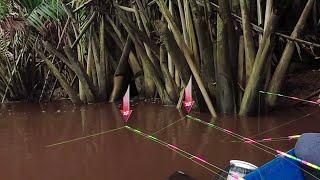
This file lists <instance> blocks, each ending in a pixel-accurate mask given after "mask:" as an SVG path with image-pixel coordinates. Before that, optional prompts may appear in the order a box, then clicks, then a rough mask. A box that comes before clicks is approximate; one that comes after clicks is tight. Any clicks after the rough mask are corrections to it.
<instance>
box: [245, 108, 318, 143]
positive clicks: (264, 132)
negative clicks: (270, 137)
mask: <svg viewBox="0 0 320 180" xmlns="http://www.w3.org/2000/svg"><path fill="white" fill-rule="evenodd" d="M319 111H320V110H319V109H317V110H315V111H313V112H311V113H309V114H306V115H304V116H302V117H299V118H297V119H294V120H292V121H289V122H286V123H284V124H281V125H279V126H276V127H274V128H271V129H268V130H266V131H263V132H261V133H258V134H255V135H253V136H251V138H252V137H256V136H260V135H263V134H266V133H268V132H271V131H273V130H275V129H278V128H280V127H283V126H286V125H289V124H291V123H293V122H296V121H299V120H301V119H304V118H306V117H309V116H312V115H314V114H316V113H318V112H319Z"/></svg>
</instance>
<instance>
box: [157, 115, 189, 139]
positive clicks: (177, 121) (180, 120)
mask: <svg viewBox="0 0 320 180" xmlns="http://www.w3.org/2000/svg"><path fill="white" fill-rule="evenodd" d="M186 117H187V116H184V117H182V118H180V119H178V120H176V121H175V122H173V123H171V124H169V125H167V126H166V127H163V128H161V129H159V130H158V131H155V132H154V133H152V134H151V135H155V134H157V133H159V132H161V131H163V130H165V129H167V128H168V127H170V126H173V125H175V124H176V123H179V122H182V120H184V119H185V118H186Z"/></svg>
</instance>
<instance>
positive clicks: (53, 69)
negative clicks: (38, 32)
mask: <svg viewBox="0 0 320 180" xmlns="http://www.w3.org/2000/svg"><path fill="white" fill-rule="evenodd" d="M38 54H39V55H40V57H41V58H42V59H43V61H44V62H45V63H46V65H47V66H48V68H49V69H50V70H51V72H52V73H53V75H54V76H55V77H56V78H57V80H58V81H59V83H60V85H61V86H62V88H63V89H65V90H66V92H67V94H68V95H69V97H70V99H71V101H72V102H73V103H74V104H80V103H81V100H80V98H79V96H78V95H77V92H76V91H75V90H74V89H73V88H72V87H71V86H70V85H69V84H68V82H67V80H66V79H65V78H64V77H63V76H62V75H61V74H60V72H59V70H58V69H57V68H56V67H55V66H54V64H53V63H52V62H51V61H49V60H48V59H47V58H46V56H45V55H44V54H43V53H42V52H41V51H39V52H38Z"/></svg>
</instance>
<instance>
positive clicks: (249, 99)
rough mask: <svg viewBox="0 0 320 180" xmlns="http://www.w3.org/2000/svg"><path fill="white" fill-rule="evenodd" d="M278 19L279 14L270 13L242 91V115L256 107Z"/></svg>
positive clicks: (252, 111) (249, 112)
mask: <svg viewBox="0 0 320 180" xmlns="http://www.w3.org/2000/svg"><path fill="white" fill-rule="evenodd" d="M278 20H279V15H277V14H275V13H272V16H271V17H270V20H269V22H268V25H267V29H266V32H265V34H264V35H263V38H262V42H261V44H260V47H259V50H258V53H257V55H256V59H255V62H254V66H253V71H252V73H251V75H250V78H249V81H248V83H247V86H246V88H245V91H244V95H243V99H242V102H241V106H240V111H239V114H240V115H242V116H246V115H250V114H252V113H254V112H255V110H256V108H257V100H258V99H257V98H258V93H259V90H260V88H261V87H262V80H263V78H264V76H263V73H264V66H265V64H266V61H267V59H268V58H269V56H270V53H271V50H272V44H273V38H272V33H273V32H274V30H275V27H276V25H277V23H278Z"/></svg>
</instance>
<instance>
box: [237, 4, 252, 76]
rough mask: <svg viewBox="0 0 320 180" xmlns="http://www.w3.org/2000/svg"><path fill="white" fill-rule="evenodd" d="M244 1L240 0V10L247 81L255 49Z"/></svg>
mask: <svg viewBox="0 0 320 180" xmlns="http://www.w3.org/2000/svg"><path fill="white" fill-rule="evenodd" d="M246 2H247V1H246V0H240V9H241V15H242V24H243V37H244V47H245V56H246V61H245V62H246V63H245V64H246V79H249V76H250V74H251V72H252V67H253V64H254V59H255V47H254V41H253V36H252V32H251V27H250V19H249V18H250V14H249V10H248V8H247V7H248V6H247V3H246Z"/></svg>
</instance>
